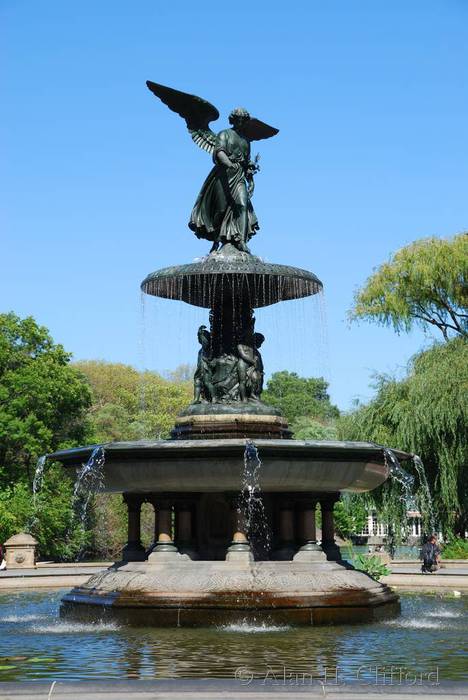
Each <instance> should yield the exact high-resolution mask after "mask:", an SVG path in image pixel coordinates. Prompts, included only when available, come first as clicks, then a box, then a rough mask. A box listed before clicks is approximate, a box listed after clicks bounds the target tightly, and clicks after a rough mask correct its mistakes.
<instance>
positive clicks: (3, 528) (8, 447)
mask: <svg viewBox="0 0 468 700" xmlns="http://www.w3.org/2000/svg"><path fill="white" fill-rule="evenodd" d="M90 404H91V392H90V389H89V386H88V384H87V382H86V381H85V380H84V378H83V376H82V375H81V374H80V373H79V372H78V371H77V370H76V369H75V368H73V367H71V366H70V355H69V354H68V353H67V352H65V350H64V349H63V347H62V346H61V345H57V344H56V343H54V342H53V340H52V338H51V337H50V335H49V333H48V331H47V330H46V329H45V328H43V327H42V326H39V325H38V324H37V323H36V322H35V321H34V319H33V318H25V319H20V318H18V316H15V314H13V313H9V314H0V541H1V542H3V541H5V540H6V539H8V538H9V537H10V536H11V535H13V534H15V532H18V531H21V530H27V531H28V532H31V534H32V535H34V536H35V537H36V538H37V539H38V540H39V544H40V552H41V554H42V555H43V556H46V557H54V558H67V557H71V556H73V554H74V553H76V552H77V551H78V549H79V548H80V546H81V545H82V543H83V542H84V541H85V540H86V536H87V535H86V533H85V532H82V528H81V526H78V525H77V524H76V523H74V522H73V521H72V518H71V484H70V483H69V482H68V480H67V479H64V477H63V472H62V471H60V470H59V471H56V470H54V469H51V470H49V472H48V474H47V476H46V478H45V480H44V488H43V491H42V493H41V495H40V496H38V499H37V501H36V506H34V503H33V499H32V493H31V486H32V480H33V476H34V471H35V465H36V461H37V458H38V457H39V456H40V455H41V454H44V453H45V452H52V451H54V450H57V449H60V448H65V447H71V446H76V445H78V444H80V443H83V442H87V441H88V438H89V436H90V432H89V424H88V422H87V420H86V411H87V409H88V407H89V406H90Z"/></svg>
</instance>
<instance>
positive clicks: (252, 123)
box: [242, 117, 279, 141]
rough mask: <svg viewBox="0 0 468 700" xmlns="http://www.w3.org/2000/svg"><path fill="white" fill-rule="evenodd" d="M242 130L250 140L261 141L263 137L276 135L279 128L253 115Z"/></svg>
mask: <svg viewBox="0 0 468 700" xmlns="http://www.w3.org/2000/svg"><path fill="white" fill-rule="evenodd" d="M242 131H243V133H244V135H245V136H246V137H247V138H248V140H249V141H260V140H261V139H269V138H271V137H272V136H276V134H277V133H278V132H279V129H275V127H274V126H270V125H269V124H265V122H261V121H260V119H255V117H251V118H250V120H249V121H248V122H247V124H246V125H243V127H242Z"/></svg>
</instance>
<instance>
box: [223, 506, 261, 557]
mask: <svg viewBox="0 0 468 700" xmlns="http://www.w3.org/2000/svg"><path fill="white" fill-rule="evenodd" d="M231 523H232V532H233V535H232V542H231V544H230V546H229V547H228V550H227V554H226V561H230V562H235V563H236V564H239V565H242V564H245V565H248V564H250V563H251V562H253V560H254V558H253V554H252V550H251V548H250V542H249V540H248V537H247V522H246V517H245V513H244V512H243V510H242V508H241V506H240V503H239V497H238V496H234V497H232V498H231Z"/></svg>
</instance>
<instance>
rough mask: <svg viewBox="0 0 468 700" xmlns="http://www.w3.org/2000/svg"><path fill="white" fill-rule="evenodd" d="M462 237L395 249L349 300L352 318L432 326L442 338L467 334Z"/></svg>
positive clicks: (467, 246)
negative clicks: (351, 304) (351, 302)
mask: <svg viewBox="0 0 468 700" xmlns="http://www.w3.org/2000/svg"><path fill="white" fill-rule="evenodd" d="M467 271H468V234H466V233H462V234H459V235H458V236H454V237H453V238H450V239H441V238H427V239H423V240H419V241H415V242H414V243H412V244H411V245H408V246H406V247H404V248H401V249H400V250H399V251H398V252H397V253H395V255H394V256H393V257H392V258H391V259H390V261H389V262H386V263H384V264H383V265H381V266H380V267H379V268H378V269H377V270H376V271H375V272H374V274H373V275H371V277H369V279H368V280H367V282H366V284H365V285H364V287H363V288H362V289H360V290H359V291H358V292H357V293H356V295H355V299H354V307H353V309H352V310H351V312H350V317H351V319H353V320H356V319H365V320H368V321H376V322H377V323H380V324H382V325H387V326H393V328H394V329H395V330H396V331H397V332H400V331H402V330H403V331H409V330H410V329H411V328H412V327H413V326H415V325H419V326H422V327H423V328H428V327H432V328H438V329H439V331H440V332H441V333H442V334H443V336H444V339H445V340H448V339H449V337H451V336H454V335H462V336H465V337H466V335H467V332H468V326H467V318H468V316H467V306H468V286H467Z"/></svg>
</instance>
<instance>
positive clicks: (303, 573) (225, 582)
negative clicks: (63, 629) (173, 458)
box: [61, 556, 400, 626]
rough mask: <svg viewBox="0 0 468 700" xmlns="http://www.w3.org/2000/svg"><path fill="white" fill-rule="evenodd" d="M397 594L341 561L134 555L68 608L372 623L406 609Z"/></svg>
mask: <svg viewBox="0 0 468 700" xmlns="http://www.w3.org/2000/svg"><path fill="white" fill-rule="evenodd" d="M399 609H400V606H399V600H398V596H397V595H396V594H395V593H394V592H393V591H392V590H391V589H390V588H388V587H387V586H384V585H382V584H380V583H378V582H377V581H374V580H373V579H371V578H370V577H369V576H367V575H366V574H364V573H362V572H360V571H355V570H354V569H347V568H345V567H344V566H341V565H340V564H337V563H336V562H330V561H314V562H302V561H292V562H250V563H248V562H245V561H242V562H239V564H237V563H236V562H235V561H232V560H231V561H225V562H214V561H190V560H186V559H184V558H183V557H180V556H179V557H176V558H174V559H173V560H172V561H171V562H167V563H163V562H161V564H160V565H159V566H154V565H152V564H148V563H147V562H145V563H138V562H132V563H128V564H124V565H118V566H114V567H112V568H110V569H108V570H107V571H105V572H101V573H99V574H96V575H94V576H92V577H91V578H90V579H89V581H88V582H87V583H85V584H84V585H83V586H80V587H78V588H75V589H73V590H72V591H71V592H70V593H69V594H67V595H66V596H65V597H64V598H63V601H62V607H61V615H62V616H64V617H72V618H74V619H83V618H84V619H90V618H91V619H92V618H101V619H102V618H103V617H104V619H105V618H114V617H115V618H117V619H119V620H120V621H122V622H124V623H128V624H133V625H146V626H147V625H151V624H152V625H155V626H203V625H207V624H220V623H226V622H236V621H239V620H246V619H247V620H248V619H249V617H251V618H252V619H254V618H255V620H256V622H257V623H258V622H259V621H265V622H275V623H278V622H280V623H284V624H299V625H321V624H333V623H350V622H356V623H359V622H370V621H372V620H376V619H379V618H382V617H392V616H395V615H397V614H398V613H399Z"/></svg>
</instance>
